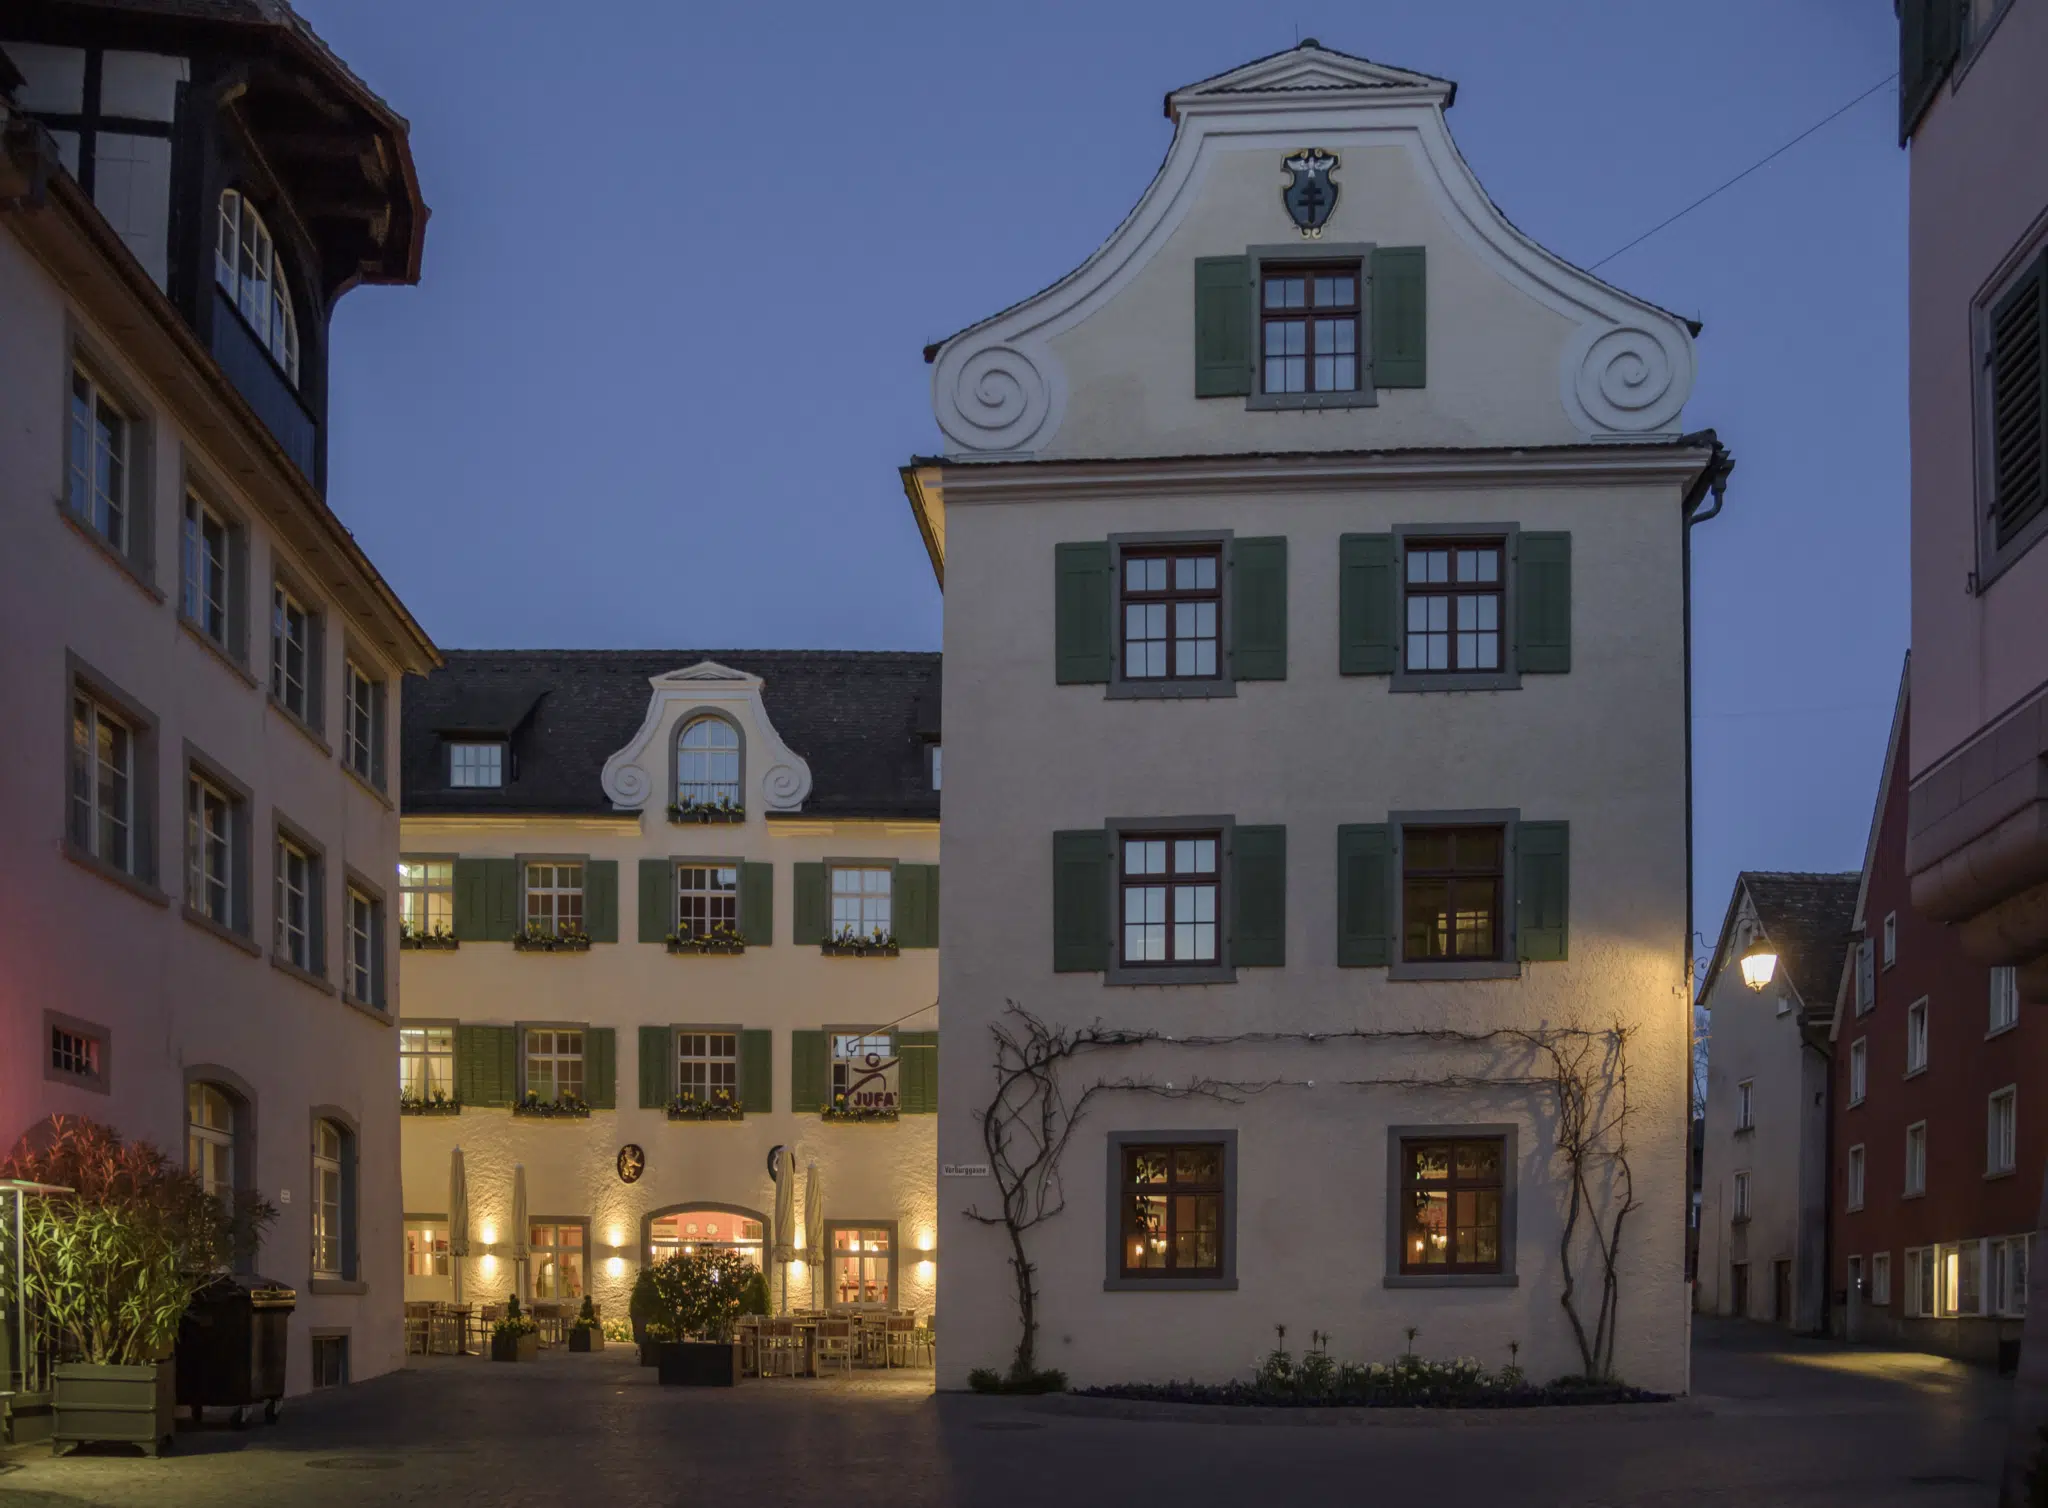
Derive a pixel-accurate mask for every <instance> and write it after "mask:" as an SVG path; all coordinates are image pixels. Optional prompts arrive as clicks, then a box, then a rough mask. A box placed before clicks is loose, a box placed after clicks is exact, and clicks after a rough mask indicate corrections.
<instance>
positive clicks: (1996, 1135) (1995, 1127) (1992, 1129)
mask: <svg viewBox="0 0 2048 1508" xmlns="http://www.w3.org/2000/svg"><path fill="white" fill-rule="evenodd" d="M2018 1094H2019V1091H2018V1090H2017V1089H2016V1088H2014V1087H2013V1086H2012V1085H2010V1084H2008V1085H2007V1086H2006V1087H2005V1088H2003V1089H2001V1090H1999V1091H1998V1092H1997V1093H1996V1094H1994V1095H1992V1096H1991V1099H1990V1101H1989V1109H1988V1112H1987V1114H1986V1116H1985V1124H1984V1171H1985V1172H1987V1173H2010V1172H2011V1171H2012V1170H2013V1167H2014V1164H2015V1158H2016V1156H2017V1153H2016V1140H2017V1125H2018V1119H2019V1111H2018Z"/></svg>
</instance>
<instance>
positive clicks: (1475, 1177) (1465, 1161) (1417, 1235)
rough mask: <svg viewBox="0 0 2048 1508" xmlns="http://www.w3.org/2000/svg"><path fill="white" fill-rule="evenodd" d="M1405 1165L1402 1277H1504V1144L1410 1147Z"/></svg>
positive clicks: (1495, 1140) (1488, 1140) (1485, 1140)
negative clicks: (1463, 1274) (1499, 1274)
mask: <svg viewBox="0 0 2048 1508" xmlns="http://www.w3.org/2000/svg"><path fill="white" fill-rule="evenodd" d="M1401 1165H1402V1175H1403V1176H1402V1182H1403V1185H1404V1187H1403V1190H1402V1192H1403V1195H1404V1201H1403V1209H1402V1217H1403V1218H1402V1231H1401V1271H1403V1272H1406V1273H1425V1274H1426V1273H1439V1272H1453V1273H1455V1272H1499V1271H1500V1270H1501V1195H1502V1189H1503V1143H1502V1140H1501V1138H1500V1137H1497V1136H1487V1137H1477V1138H1472V1139H1465V1140H1459V1141H1406V1142H1403V1143H1402V1144H1401ZM1744 1176H1745V1175H1743V1174H1740V1173H1738V1174H1737V1175H1736V1177H1737V1178H1738V1179H1741V1178H1742V1177H1744Z"/></svg>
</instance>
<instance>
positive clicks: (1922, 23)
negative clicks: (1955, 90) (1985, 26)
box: [1899, 0, 1962, 146]
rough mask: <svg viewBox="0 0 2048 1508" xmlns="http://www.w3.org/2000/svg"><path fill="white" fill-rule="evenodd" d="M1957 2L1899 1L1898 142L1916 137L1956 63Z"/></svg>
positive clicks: (1959, 30)
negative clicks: (1912, 136)
mask: <svg viewBox="0 0 2048 1508" xmlns="http://www.w3.org/2000/svg"><path fill="white" fill-rule="evenodd" d="M1961 9H1962V8H1961V6H1960V5H1959V4H1958V3H1957V0H1899V143H1900V145H1901V146H1903V145H1904V144H1905V141H1906V138H1907V137H1909V136H1911V135H1912V134H1913V128H1914V127H1915V126H1917V125H1918V124H1919V123H1920V117H1921V115H1922V114H1924V113H1925V112H1926V109H1927V107H1928V105H1929V104H1931V103H1932V102H1933V100H1934V93H1935V91H1936V90H1937V89H1939V88H1940V87H1941V81H1942V80H1943V79H1945V78H1947V77H1948V70H1949V67H1950V65H1951V64H1953V63H1954V62H1955V60H1956V52H1957V50H1958V47H1959V44H1960V43H1961V40H1962V24H1961V23H1962V15H1961Z"/></svg>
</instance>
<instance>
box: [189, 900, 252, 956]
mask: <svg viewBox="0 0 2048 1508" xmlns="http://www.w3.org/2000/svg"><path fill="white" fill-rule="evenodd" d="M182 909H183V911H184V913H185V920H186V921H188V922H190V923H191V924H192V925H193V926H195V927H197V928H199V929H200V930H201V931H202V932H211V933H212V934H213V935H214V936H215V937H217V938H219V939H220V940H221V941H222V942H224V943H228V944H230V945H232V946H234V947H237V948H240V949H241V950H242V951H243V952H244V953H247V954H248V955H249V956H250V957H251V958H261V957H262V956H263V948H262V946H261V944H259V943H258V942H257V941H256V940H255V939H254V938H253V937H250V936H248V935H247V934H245V933H243V932H240V931H237V930H236V929H235V928H233V927H230V926H228V925H226V924H225V923H223V922H218V921H215V920H214V919H213V918H212V917H210V916H208V915H207V914H206V913H205V912H204V911H201V910H200V909H199V908H198V907H197V906H194V905H192V904H191V903H189V902H187V903H186V905H185V906H184V907H183V908H182Z"/></svg>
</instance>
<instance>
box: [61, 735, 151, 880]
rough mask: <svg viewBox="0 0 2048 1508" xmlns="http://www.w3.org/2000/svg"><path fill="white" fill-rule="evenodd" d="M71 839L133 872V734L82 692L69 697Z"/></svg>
mask: <svg viewBox="0 0 2048 1508" xmlns="http://www.w3.org/2000/svg"><path fill="white" fill-rule="evenodd" d="M71 841H72V843H73V844H74V845H75V846H77V847H78V848H80V849H82V850H83V851H84V852H86V853H88V854H91V855H92V856H93V857H94V858H95V859H98V860H100V861H101V862H103V863H107V864H111V865H113V866H114V867H115V868H116V869H119V870H123V871H126V872H128V873H130V874H132V873H134V872H135V869H136V862H135V734H134V732H133V730H132V729H130V728H129V726H128V724H127V723H126V722H124V721H123V720H122V719H121V718H120V717H118V716H116V715H115V714H114V713H113V712H111V711H109V710H108V709H107V708H106V707H105V706H103V705H102V704H101V703H99V702H98V701H95V700H94V699H93V698H92V697H90V696H84V695H75V696H73V697H72V699H71Z"/></svg>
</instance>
